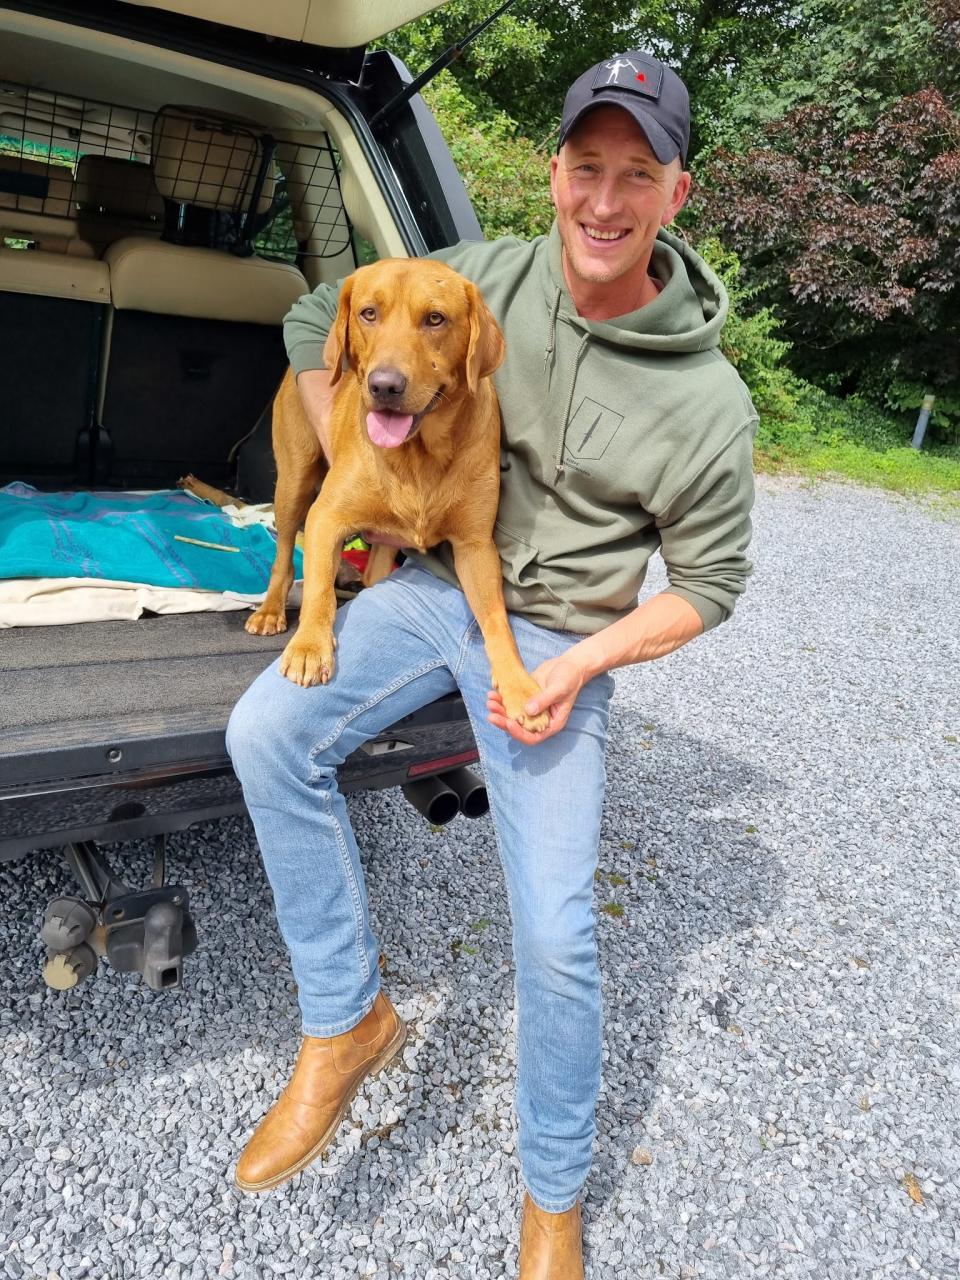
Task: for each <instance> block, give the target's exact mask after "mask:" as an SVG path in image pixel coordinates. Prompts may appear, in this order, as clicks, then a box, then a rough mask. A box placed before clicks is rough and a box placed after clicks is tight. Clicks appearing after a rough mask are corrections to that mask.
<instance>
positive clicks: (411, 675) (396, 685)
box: [307, 658, 446, 783]
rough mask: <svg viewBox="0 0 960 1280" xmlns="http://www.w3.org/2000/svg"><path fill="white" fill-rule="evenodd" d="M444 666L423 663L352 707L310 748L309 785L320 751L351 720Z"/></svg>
mask: <svg viewBox="0 0 960 1280" xmlns="http://www.w3.org/2000/svg"><path fill="white" fill-rule="evenodd" d="M444 666H446V663H445V662H444V661H443V659H442V658H435V659H433V660H432V661H430V662H425V663H423V665H422V666H419V667H417V669H416V670H415V671H408V672H406V673H405V674H404V675H402V676H398V677H397V679H396V680H394V681H393V683H392V684H388V685H387V686H386V687H385V688H383V689H380V690H378V691H377V692H376V693H375V694H373V696H372V697H370V698H368V699H367V700H366V702H361V703H360V704H359V705H358V706H355V707H352V708H351V709H350V710H349V711H348V712H347V713H346V714H345V715H343V716H341V717H340V719H339V720H338V721H337V723H336V724H335V725H334V726H333V729H332V730H331V732H330V733H329V734H328V735H327V737H326V738H323V739H321V741H320V742H318V743H316V744H315V745H314V746H313V747H311V749H310V752H309V754H308V756H307V759H308V760H309V761H310V765H311V768H312V769H313V773H312V774H311V776H310V778H309V780H308V781H309V782H310V783H314V782H318V781H319V780H320V771H319V769H318V768H317V765H316V757H317V756H318V755H319V754H320V752H321V751H326V750H327V748H328V747H330V746H332V745H333V743H335V742H336V740H337V739H338V738H339V737H340V735H341V734H342V733H343V731H344V729H345V728H346V727H347V725H348V724H350V722H351V721H352V720H356V718H357V716H360V715H363V713H364V711H369V710H370V708H371V707H375V706H376V705H377V703H378V702H382V701H383V699H384V698H386V697H388V696H389V695H390V694H391V693H396V691H397V690H398V689H402V688H403V686H404V685H405V684H410V683H411V682H412V681H414V680H418V679H419V678H420V676H425V675H426V674H427V673H428V672H429V671H436V670H437V669H438V668H439V667H444Z"/></svg>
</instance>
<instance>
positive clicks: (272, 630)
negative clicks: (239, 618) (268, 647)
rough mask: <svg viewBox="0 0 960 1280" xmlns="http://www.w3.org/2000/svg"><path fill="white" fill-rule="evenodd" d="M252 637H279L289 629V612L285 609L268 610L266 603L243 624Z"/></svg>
mask: <svg viewBox="0 0 960 1280" xmlns="http://www.w3.org/2000/svg"><path fill="white" fill-rule="evenodd" d="M243 627H244V630H245V631H249V632H250V634H251V635H252V636H278V635H280V633H281V632H282V631H286V629H287V612H286V610H285V609H284V608H282V607H281V608H279V609H273V608H268V607H267V605H266V604H265V603H264V604H262V605H261V606H260V608H259V609H258V610H257V611H256V613H251V615H250V617H249V618H248V619H247V620H246V622H245V623H244V624H243Z"/></svg>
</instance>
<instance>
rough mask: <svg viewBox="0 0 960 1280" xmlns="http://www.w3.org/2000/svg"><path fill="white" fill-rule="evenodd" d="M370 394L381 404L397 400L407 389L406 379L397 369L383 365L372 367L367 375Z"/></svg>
mask: <svg viewBox="0 0 960 1280" xmlns="http://www.w3.org/2000/svg"><path fill="white" fill-rule="evenodd" d="M367 386H368V387H369V388H370V394H371V395H372V396H373V398H374V399H375V400H379V401H380V403H381V404H389V403H390V402H391V401H392V400H399V398H400V397H401V396H402V395H403V393H404V392H405V391H406V389H407V380H406V378H405V377H404V376H403V374H402V373H401V372H400V370H399V369H390V368H388V367H383V368H380V369H374V370H373V371H372V372H371V373H370V374H369V375H368V377H367Z"/></svg>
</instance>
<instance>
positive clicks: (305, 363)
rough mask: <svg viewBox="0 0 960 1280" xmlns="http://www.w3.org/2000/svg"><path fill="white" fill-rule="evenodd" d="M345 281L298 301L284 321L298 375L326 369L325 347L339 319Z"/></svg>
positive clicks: (287, 344) (289, 354)
mask: <svg viewBox="0 0 960 1280" xmlns="http://www.w3.org/2000/svg"><path fill="white" fill-rule="evenodd" d="M342 284H343V281H342V280H338V281H337V283H336V284H335V285H331V284H321V285H318V286H317V288H316V289H314V291H313V293H305V294H303V296H302V297H300V298H298V299H297V300H296V302H295V303H294V304H293V306H292V307H291V308H290V310H289V311H288V312H287V314H286V315H285V316H284V318H283V342H284V346H285V347H286V348H287V359H288V360H289V361H290V364H291V365H292V366H293V372H294V374H297V375H299V374H301V373H303V372H304V371H305V370H307V369H325V368H326V367H327V366H326V364H325V363H324V360H323V344H324V343H325V342H326V340H327V334H328V333H329V332H330V330H331V328H332V327H333V322H334V320H335V318H336V315H337V298H338V297H339V295H340V286H341V285H342Z"/></svg>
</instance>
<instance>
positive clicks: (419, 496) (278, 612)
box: [247, 259, 548, 731]
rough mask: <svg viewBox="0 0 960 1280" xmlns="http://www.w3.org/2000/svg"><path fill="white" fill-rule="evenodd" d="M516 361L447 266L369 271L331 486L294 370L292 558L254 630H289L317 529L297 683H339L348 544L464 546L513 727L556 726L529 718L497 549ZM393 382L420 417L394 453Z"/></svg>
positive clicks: (349, 335)
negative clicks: (339, 585) (375, 378)
mask: <svg viewBox="0 0 960 1280" xmlns="http://www.w3.org/2000/svg"><path fill="white" fill-rule="evenodd" d="M503 354H504V345H503V335H502V334H501V332H500V329H499V326H498V325H497V323H496V321H495V320H494V318H493V316H492V315H491V313H490V311H489V309H488V308H487V306H486V304H485V303H484V301H483V299H482V297H481V295H480V292H479V290H478V289H477V287H476V286H475V285H474V284H473V283H471V282H470V281H469V280H465V279H464V278H463V277H462V276H460V275H458V274H457V273H456V272H455V271H453V270H451V268H449V267H447V266H445V265H444V264H443V263H438V262H433V261H426V260H418V259H389V260H385V261H382V262H378V263H374V264H373V265H371V266H368V267H361V268H360V269H359V270H358V271H356V272H354V274H353V275H352V276H350V277H349V278H348V279H347V280H346V281H345V282H344V285H343V288H342V290H341V294H340V303H339V309H338V312H337V317H336V322H335V324H334V327H333V329H332V331H331V333H330V336H329V338H328V341H327V346H326V349H325V352H324V358H325V362H326V365H327V368H328V369H331V370H333V371H334V373H333V377H332V382H337V381H338V380H340V386H339V387H338V390H337V394H336V398H335V400H334V404H333V410H332V414H331V421H330V451H331V454H332V462H331V466H330V470H329V472H328V473H326V474H324V473H325V465H324V461H323V454H322V451H321V448H320V444H319V441H318V439H317V436H316V434H315V432H314V431H313V429H312V428H311V426H310V423H309V421H308V420H307V417H306V414H305V413H304V410H303V406H302V404H301V403H300V397H299V393H298V391H297V387H296V382H295V380H294V377H293V373H292V371H288V372H287V375H286V377H285V378H284V381H283V384H282V386H281V388H280V390H279V392H278V394H277V397H276V402H275V405H274V414H273V445H274V454H275V457H276V462H277V490H276V498H275V502H274V506H275V510H276V520H277V532H278V543H277V555H276V560H275V563H274V566H273V572H272V574H271V577H270V585H269V588H268V591H267V596H266V599H265V600H264V603H263V605H262V606H261V607H260V609H258V610H257V612H256V613H255V614H253V616H252V617H251V618H250V619H249V620H248V622H247V629H248V630H249V631H253V632H257V633H260V634H273V633H275V632H278V631H283V630H284V629H285V627H286V616H285V605H286V598H287V594H288V592H289V590H290V586H291V584H292V581H293V567H292V558H293V545H294V539H295V537H296V533H297V530H298V528H299V527H300V525H301V523H302V522H303V519H304V517H305V516H306V535H305V545H304V589H303V606H302V609H301V613H300V626H299V628H298V630H297V632H296V634H295V635H294V637H293V638H292V639H291V641H290V643H289V644H288V645H287V647H286V649H285V651H284V653H283V656H282V659H281V664H280V669H281V671H282V672H283V674H284V675H285V676H287V677H288V678H289V679H290V680H293V681H294V682H295V683H297V684H300V685H314V684H319V683H323V684H325V683H326V682H327V681H328V680H330V678H331V677H332V675H333V670H334V652H333V651H334V638H333V620H334V614H335V611H336V599H335V596H334V590H333V583H334V576H335V573H336V568H337V563H338V560H339V556H340V549H341V547H342V545H343V541H344V539H345V538H347V537H349V536H350V535H351V534H354V533H356V532H357V531H358V530H361V529H364V530H372V531H374V532H376V533H380V534H384V535H389V536H393V537H395V538H398V539H400V540H401V541H402V543H403V545H404V546H409V547H414V548H416V549H418V550H421V551H423V550H426V549H427V548H428V547H432V546H436V545H437V544H438V543H440V542H444V541H449V542H450V544H451V546H452V548H453V554H454V561H455V565H456V570H457V576H458V578H459V579H460V584H461V586H462V587H463V591H464V594H465V595H466V597H467V601H468V603H469V604H470V607H471V609H472V610H473V613H474V615H475V617H476V619H477V622H478V623H479V624H480V629H481V631H482V633H483V639H484V644H485V647H486V650H487V655H488V657H489V659H490V668H491V681H492V683H493V685H494V686H495V687H496V688H497V689H499V691H500V694H501V697H502V698H503V702H504V706H505V708H506V712H507V715H508V716H509V717H510V718H511V719H513V720H516V721H517V722H518V723H520V724H522V725H524V726H525V727H526V728H528V729H533V730H535V731H539V730H542V729H543V728H545V727H546V724H547V721H548V717H547V715H546V714H541V715H537V716H530V715H527V714H526V713H525V712H524V710H523V708H524V705H525V704H526V702H527V701H528V699H529V698H530V697H532V696H533V695H534V694H536V693H538V692H539V687H538V685H537V684H536V681H535V680H534V679H533V677H532V676H530V675H529V674H528V672H527V671H526V670H525V669H524V667H523V663H522V662H521V660H520V655H519V653H518V652H517V647H516V643H515V642H514V639H513V634H512V632H511V631H510V626H509V623H508V621H507V615H506V610H505V608H504V603H503V587H502V569H501V564H500V556H499V553H498V551H497V548H496V545H495V543H494V541H493V524H494V520H495V518H496V511H497V501H498V497H499V485H500V410H499V406H498V404H497V397H496V392H495V390H494V387H493V383H492V381H491V379H490V376H489V375H490V374H491V373H493V371H494V370H495V369H496V368H497V367H498V366H499V365H500V363H501V361H502V360H503ZM344 363H346V366H347V373H346V374H345V376H343V377H342V378H341V370H342V367H343V365H344ZM387 369H389V370H391V371H392V372H398V373H399V374H400V375H401V376H402V381H403V384H404V390H403V392H402V395H401V396H399V397H397V398H395V399H394V400H393V401H392V402H391V408H392V409H394V410H396V411H397V412H398V413H399V414H404V415H409V414H412V415H413V425H412V428H411V431H410V434H409V435H408V436H407V437H406V439H405V440H404V441H403V443H401V444H398V445H396V446H394V447H390V448H385V447H381V446H380V445H377V444H375V443H374V442H373V440H372V439H371V437H370V435H369V433H368V414H370V412H371V411H372V410H377V409H378V408H379V407H380V405H381V403H382V397H381V400H380V401H378V400H377V399H376V397H375V396H374V394H373V393H372V391H371V388H370V384H369V383H368V377H369V375H370V373H371V372H374V371H379V370H387ZM321 480H322V485H321ZM318 486H320V493H319V495H318V496H317V498H316V500H315V501H314V494H315V493H316V491H317V488H318ZM311 504H312V505H311ZM308 510H309V514H308ZM393 554H394V553H393V550H392V548H390V547H384V546H382V545H377V546H375V547H374V549H373V552H372V553H371V564H370V568H369V569H368V573H367V576H366V581H367V582H368V583H372V582H374V581H376V580H377V579H378V578H380V577H383V576H385V574H387V573H389V571H390V568H391V566H392V563H393Z"/></svg>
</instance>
